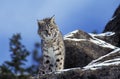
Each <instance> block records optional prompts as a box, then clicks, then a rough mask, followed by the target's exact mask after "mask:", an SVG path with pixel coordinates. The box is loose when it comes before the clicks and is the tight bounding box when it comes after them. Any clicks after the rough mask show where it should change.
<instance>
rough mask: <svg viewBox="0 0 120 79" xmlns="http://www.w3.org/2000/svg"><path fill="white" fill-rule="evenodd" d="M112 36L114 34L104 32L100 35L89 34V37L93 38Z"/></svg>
mask: <svg viewBox="0 0 120 79" xmlns="http://www.w3.org/2000/svg"><path fill="white" fill-rule="evenodd" d="M114 34H115V32H105V33H101V34H92V33H89V35H91V36H92V37H95V36H112V35H114Z"/></svg>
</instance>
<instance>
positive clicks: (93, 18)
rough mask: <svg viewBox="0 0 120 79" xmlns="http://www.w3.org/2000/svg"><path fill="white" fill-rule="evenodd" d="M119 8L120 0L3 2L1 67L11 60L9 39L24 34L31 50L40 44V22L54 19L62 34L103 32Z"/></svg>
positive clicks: (0, 13) (0, 8)
mask: <svg viewBox="0 0 120 79" xmlns="http://www.w3.org/2000/svg"><path fill="white" fill-rule="evenodd" d="M119 4H120V0H0V64H1V63H3V62H4V61H5V60H10V52H9V38H10V37H11V36H12V35H13V34H14V33H21V35H22V37H23V39H22V42H23V44H24V45H25V46H26V47H27V48H28V49H29V50H32V49H33V44H34V42H36V41H39V42H40V38H39V36H38V34H37V19H42V18H45V17H51V16H53V15H55V18H56V23H57V25H58V26H59V28H60V30H61V31H62V33H63V34H66V33H68V32H71V31H73V30H76V29H81V30H83V31H86V32H92V31H93V30H98V32H102V30H103V29H104V26H105V25H106V23H107V22H108V21H109V20H110V18H111V17H112V15H113V12H114V11H115V9H116V8H117V6H118V5H119ZM29 59H30V57H29Z"/></svg>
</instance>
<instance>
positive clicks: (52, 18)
mask: <svg viewBox="0 0 120 79" xmlns="http://www.w3.org/2000/svg"><path fill="white" fill-rule="evenodd" d="M54 20H55V15H53V16H52V17H51V19H50V22H51V23H53V22H54Z"/></svg>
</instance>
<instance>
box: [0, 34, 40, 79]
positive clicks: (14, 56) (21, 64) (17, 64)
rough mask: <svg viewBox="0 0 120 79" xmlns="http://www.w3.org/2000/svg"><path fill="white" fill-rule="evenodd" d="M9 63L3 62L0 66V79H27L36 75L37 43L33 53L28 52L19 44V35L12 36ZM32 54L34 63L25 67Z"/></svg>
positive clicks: (38, 45)
mask: <svg viewBox="0 0 120 79" xmlns="http://www.w3.org/2000/svg"><path fill="white" fill-rule="evenodd" d="M9 47H10V52H11V54H10V56H11V61H5V62H4V63H3V64H2V65H1V66H0V79H29V77H30V75H33V74H37V72H38V66H39V61H40V57H39V55H38V50H39V47H40V44H39V43H35V48H34V50H33V52H30V51H28V50H27V49H26V48H25V46H24V45H23V44H22V43H21V35H20V34H14V35H13V36H12V38H11V39H10V42H9ZM30 54H32V60H33V62H34V63H37V64H34V63H33V64H32V65H31V66H29V67H25V66H26V63H27V61H28V60H27V57H28V56H29V55H30Z"/></svg>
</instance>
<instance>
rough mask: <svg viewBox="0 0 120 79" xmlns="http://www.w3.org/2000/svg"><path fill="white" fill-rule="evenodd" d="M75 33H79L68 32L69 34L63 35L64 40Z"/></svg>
mask: <svg viewBox="0 0 120 79" xmlns="http://www.w3.org/2000/svg"><path fill="white" fill-rule="evenodd" d="M77 32H79V30H75V31H72V32H70V33H68V34H66V35H64V38H69V37H72V36H73V34H75V33H77Z"/></svg>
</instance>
